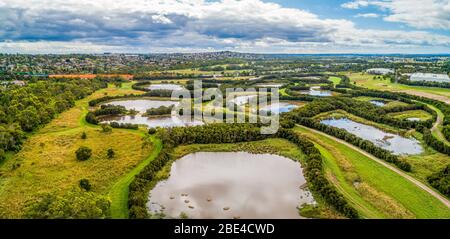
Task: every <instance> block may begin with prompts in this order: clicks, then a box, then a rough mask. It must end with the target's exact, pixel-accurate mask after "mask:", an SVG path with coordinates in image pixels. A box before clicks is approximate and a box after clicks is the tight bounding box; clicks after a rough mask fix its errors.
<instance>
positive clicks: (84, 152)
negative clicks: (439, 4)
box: [75, 146, 92, 161]
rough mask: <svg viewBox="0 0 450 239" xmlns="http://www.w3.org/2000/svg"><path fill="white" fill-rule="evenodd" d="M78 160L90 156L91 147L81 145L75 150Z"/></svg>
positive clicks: (86, 158) (84, 159) (83, 159)
mask: <svg viewBox="0 0 450 239" xmlns="http://www.w3.org/2000/svg"><path fill="white" fill-rule="evenodd" d="M75 154H76V156H77V159H78V160H79V161H86V160H88V159H89V158H91V156H92V149H90V148H88V147H85V146H82V147H80V148H79V149H78V150H77V151H76V152H75Z"/></svg>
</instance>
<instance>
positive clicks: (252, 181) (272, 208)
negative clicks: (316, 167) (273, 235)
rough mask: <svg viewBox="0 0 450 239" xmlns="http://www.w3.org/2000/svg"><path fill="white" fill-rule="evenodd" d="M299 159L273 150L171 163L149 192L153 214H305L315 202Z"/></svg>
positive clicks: (202, 155) (204, 155)
mask: <svg viewBox="0 0 450 239" xmlns="http://www.w3.org/2000/svg"><path fill="white" fill-rule="evenodd" d="M305 185H306V181H305V178H304V177H303V175H302V168H301V166H300V164H299V163H298V162H294V161H292V160H290V159H288V158H284V157H281V156H277V155H270V154H250V153H245V152H231V153H230V152H228V153H225V152H220V153H194V154H190V155H187V156H185V157H183V158H181V159H179V160H177V161H175V162H174V163H173V164H172V168H171V171H170V177H169V178H168V179H167V180H165V181H161V182H159V183H158V184H157V185H156V186H155V187H154V188H153V189H152V190H151V192H150V195H149V202H148V204H147V207H148V209H149V211H150V212H151V213H153V214H155V213H164V215H166V216H167V217H169V218H176V217H179V215H180V214H181V213H182V212H184V213H186V214H187V215H188V216H189V217H190V218H222V219H223V218H301V217H300V215H299V214H298V210H297V206H299V205H302V204H305V203H306V204H313V203H315V202H314V198H313V197H312V195H311V193H310V192H309V191H308V190H307V189H306V187H305Z"/></svg>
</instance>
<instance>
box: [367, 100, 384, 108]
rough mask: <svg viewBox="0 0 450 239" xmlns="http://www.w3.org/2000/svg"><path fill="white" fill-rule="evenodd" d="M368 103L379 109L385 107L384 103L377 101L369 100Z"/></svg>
mask: <svg viewBox="0 0 450 239" xmlns="http://www.w3.org/2000/svg"><path fill="white" fill-rule="evenodd" d="M369 102H370V103H372V104H373V105H376V106H380V107H382V106H385V105H386V103H384V102H383V101H379V100H371V101H369Z"/></svg>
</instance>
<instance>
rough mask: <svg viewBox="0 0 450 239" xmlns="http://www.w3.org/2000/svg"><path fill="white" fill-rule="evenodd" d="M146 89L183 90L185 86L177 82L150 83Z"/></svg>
mask: <svg viewBox="0 0 450 239" xmlns="http://www.w3.org/2000/svg"><path fill="white" fill-rule="evenodd" d="M147 89H148V90H184V89H185V88H184V87H183V86H181V85H177V84H152V85H150V86H148V87H147Z"/></svg>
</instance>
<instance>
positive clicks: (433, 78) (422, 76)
mask: <svg viewBox="0 0 450 239" xmlns="http://www.w3.org/2000/svg"><path fill="white" fill-rule="evenodd" d="M409 80H410V81H430V82H448V83H450V77H448V75H446V74H434V73H414V74H412V75H411V76H410V77H409Z"/></svg>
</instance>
